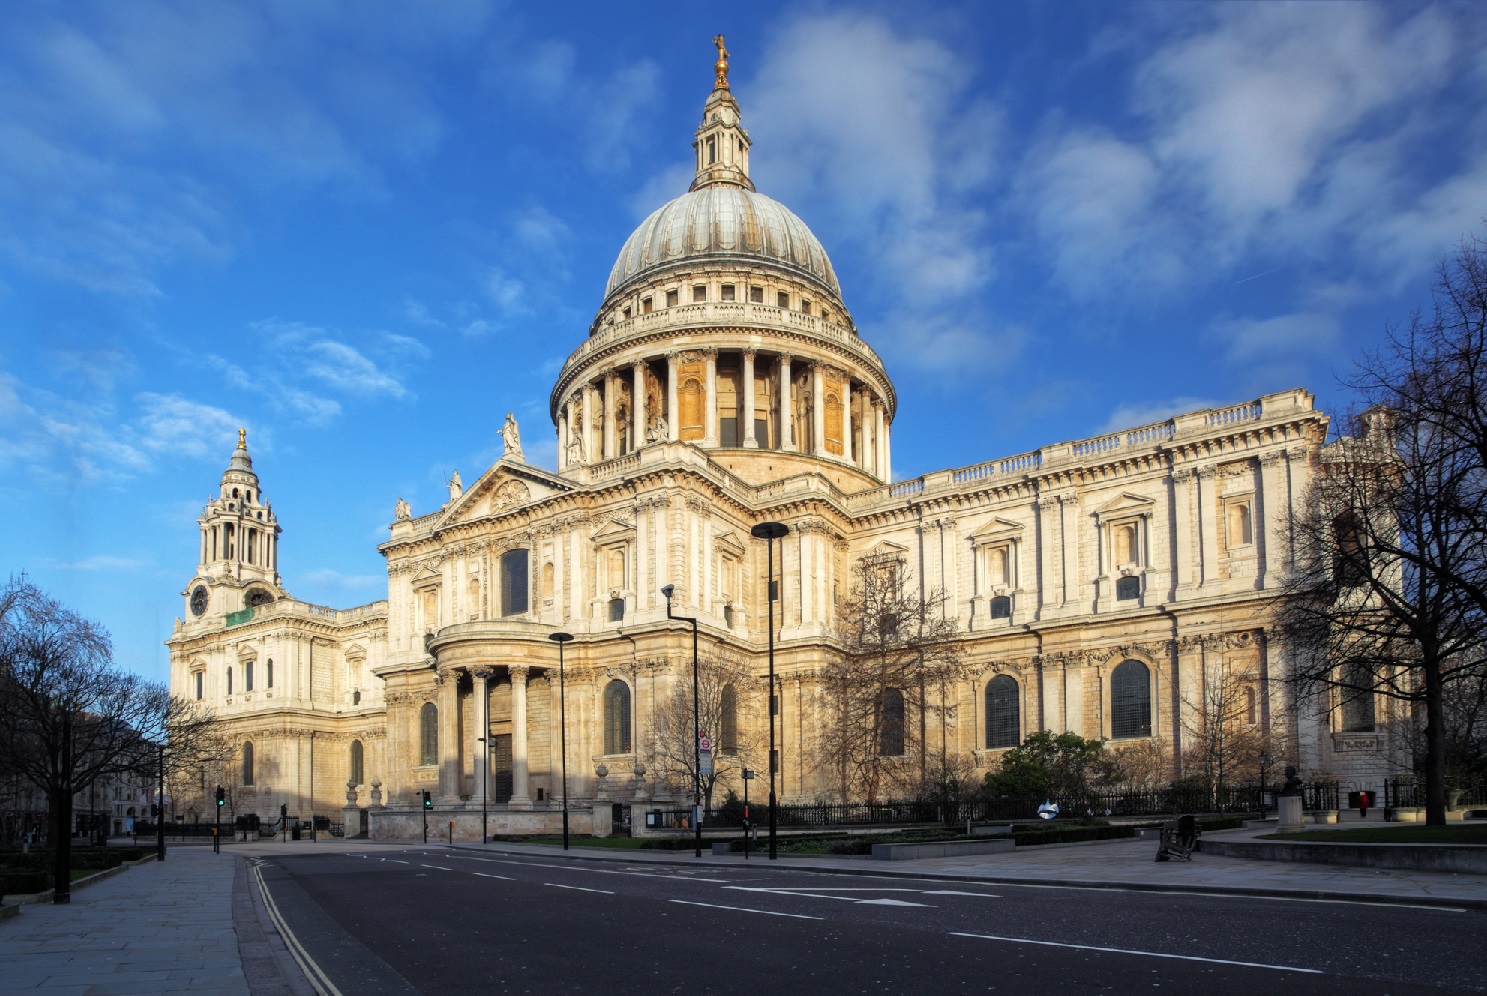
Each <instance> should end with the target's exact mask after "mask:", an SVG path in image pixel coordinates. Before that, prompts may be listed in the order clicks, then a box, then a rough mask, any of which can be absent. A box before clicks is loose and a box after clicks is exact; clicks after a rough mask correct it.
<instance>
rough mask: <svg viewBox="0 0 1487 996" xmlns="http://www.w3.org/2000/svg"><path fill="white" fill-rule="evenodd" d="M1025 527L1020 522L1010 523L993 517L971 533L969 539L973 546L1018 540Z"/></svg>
mask: <svg viewBox="0 0 1487 996" xmlns="http://www.w3.org/2000/svg"><path fill="white" fill-rule="evenodd" d="M1024 528H1025V527H1024V526H1023V524H1022V523H1021V522H1012V521H1010V520H1008V519H1000V518H997V517H995V516H993V517H992V518H991V519H990V520H989V521H988V522H986V523H984V524H983V525H982V526H981V528H980V529H977V530H976V531H975V532H973V533H971V535H970V537H969V539H970V541H971V543H972V545H974V546H983V545H985V544H987V543H996V542H998V541H1001V540H1009V539H1018V538H1020V537H1021V536H1022V531H1023V529H1024Z"/></svg>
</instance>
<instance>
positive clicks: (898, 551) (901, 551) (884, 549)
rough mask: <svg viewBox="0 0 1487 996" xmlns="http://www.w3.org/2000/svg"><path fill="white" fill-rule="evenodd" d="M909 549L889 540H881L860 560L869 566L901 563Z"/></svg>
mask: <svg viewBox="0 0 1487 996" xmlns="http://www.w3.org/2000/svg"><path fill="white" fill-rule="evenodd" d="M908 555H909V548H908V547H906V546H901V545H900V544H898V543H894V542H892V541H890V540H882V541H881V542H879V543H878V544H876V545H875V546H873V547H872V549H870V550H868V551H866V552H865V553H863V555H862V559H863V560H864V561H865V562H867V563H869V564H877V563H887V562H890V561H901V560H904V559H906V558H907V557H908Z"/></svg>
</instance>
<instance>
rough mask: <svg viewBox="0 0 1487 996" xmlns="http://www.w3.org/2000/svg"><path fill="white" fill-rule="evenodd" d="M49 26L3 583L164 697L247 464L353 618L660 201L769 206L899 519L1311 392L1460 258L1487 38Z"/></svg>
mask: <svg viewBox="0 0 1487 996" xmlns="http://www.w3.org/2000/svg"><path fill="white" fill-rule="evenodd" d="M705 6H706V7H709V8H714V7H715V5H700V4H699V5H677V6H676V7H667V6H662V5H656V6H653V7H646V6H643V5H637V4H593V5H583V4H570V5H557V6H554V5H535V4H533V5H524V4H499V3H486V2H480V0H442V2H440V3H436V4H402V3H391V2H368V0H357V2H352V0H346V2H337V0H264V2H260V3H252V4H248V3H231V2H220V3H213V2H204V0H131V2H130V3H127V4H120V3H114V2H86V0H78V2H68V3H61V2H44V0H30V2H27V0H22V2H18V3H11V4H8V5H7V8H6V27H5V30H4V31H3V32H0V571H4V572H7V573H9V572H15V571H21V570H24V571H26V572H28V573H29V574H30V575H31V576H32V578H33V579H34V580H36V581H37V582H38V583H40V584H41V585H42V586H43V587H45V588H47V589H48V590H50V591H51V592H53V593H54V594H56V595H57V596H58V597H60V598H62V599H63V600H64V601H66V602H68V603H70V604H72V605H73V606H74V607H76V608H77V609H78V610H79V611H81V612H83V613H84V614H86V615H89V616H92V617H94V618H97V619H99V620H100V621H102V622H103V623H104V624H105V625H106V626H107V627H108V628H109V629H110V630H111V631H112V633H113V635H114V639H115V651H116V656H117V658H118V659H119V661H120V662H121V663H122V664H123V665H124V666H126V667H129V668H132V669H135V670H138V671H140V672H142V673H144V674H146V675H148V676H150V677H153V678H157V679H162V680H163V679H164V678H165V677H166V676H167V674H168V659H167V656H166V653H165V650H164V648H163V647H162V646H161V645H160V641H162V640H164V639H165V638H166V637H167V636H168V635H169V633H170V628H171V624H172V620H173V619H174V617H175V616H177V615H178V614H180V613H181V612H182V610H183V607H182V600H181V597H180V592H181V590H182V588H183V587H184V585H185V583H186V582H187V581H188V580H189V579H190V577H191V575H192V572H193V568H194V566H195V563H196V554H197V533H196V526H195V517H196V515H197V514H198V512H199V510H200V507H201V505H202V503H203V502H204V500H205V499H206V498H207V497H208V496H209V495H210V494H211V492H212V490H213V489H214V487H215V486H216V484H217V481H218V478H219V477H220V475H221V472H222V470H223V468H224V467H225V466H226V462H227V459H228V456H229V454H230V453H231V450H232V448H233V445H234V443H235V430H236V428H237V426H239V425H244V426H247V428H248V430H249V445H250V448H251V450H252V452H253V456H254V460H255V464H256V467H257V470H258V472H259V474H260V475H261V477H262V481H263V486H264V490H265V494H266V496H267V498H268V499H269V500H271V501H272V502H273V503H274V507H275V510H276V511H277V512H278V515H279V518H280V521H281V522H282V523H283V526H284V536H283V540H282V545H281V570H282V573H283V574H284V579H285V583H286V585H287V587H288V588H289V590H290V591H291V593H293V594H294V595H295V596H297V597H299V598H304V599H307V600H310V601H314V602H319V603H324V604H330V605H335V606H347V605H354V604H360V603H362V602H366V601H370V600H373V599H376V598H379V597H385V594H386V580H385V574H384V573H383V562H382V559H381V557H380V556H379V555H378V554H377V552H376V550H375V546H376V544H377V543H378V542H380V541H381V540H383V539H385V538H386V536H387V524H388V522H389V521H390V520H391V518H392V510H393V503H394V501H395V499H396V498H397V497H399V496H402V497H404V498H406V499H407V500H408V501H409V502H410V503H411V504H412V505H413V508H414V511H415V512H416V513H418V512H423V511H427V510H430V509H432V508H434V507H436V506H437V505H438V504H439V503H440V501H441V498H442V497H443V495H444V491H443V481H444V480H445V479H446V478H447V477H448V475H449V473H450V471H451V470H453V469H455V468H458V469H459V471H460V472H461V474H462V475H463V476H464V479H465V480H466V481H467V482H468V481H470V480H473V479H474V477H475V476H477V475H478V474H479V472H480V471H481V470H482V469H484V468H485V467H487V466H489V464H490V463H491V462H493V460H494V459H495V458H496V456H497V455H498V454H499V452H500V440H499V436H498V430H499V428H500V425H501V422H502V419H503V418H504V415H505V413H506V412H507V411H508V410H512V411H515V412H516V414H517V417H518V418H519V419H520V420H521V423H522V428H523V432H522V435H523V440H524V442H525V444H526V448H527V452H528V456H529V458H530V459H532V460H533V462H536V463H541V464H544V465H546V466H549V467H551V466H552V465H553V463H554V458H555V444H554V434H553V431H552V428H551V423H550V422H549V421H548V420H547V395H548V390H549V388H550V386H551V382H552V379H553V376H554V375H555V373H556V371H557V369H558V367H559V366H560V364H561V362H562V360H563V358H564V357H565V356H566V355H567V353H568V352H569V351H570V350H572V349H573V348H574V347H575V346H577V345H578V344H579V342H580V341H581V340H582V338H583V336H584V335H585V333H586V331H587V328H588V323H589V321H590V320H591V318H592V316H593V312H594V310H595V308H596V307H597V306H598V304H599V298H600V294H601V293H602V291H603V287H604V281H605V279H606V277H607V276H608V272H609V268H610V266H611V265H612V263H613V261H614V256H615V254H616V253H617V252H618V250H619V247H620V245H621V243H622V242H623V241H624V239H625V237H626V235H627V234H628V233H629V232H630V230H631V229H632V228H633V227H634V226H635V224H636V223H637V222H638V221H639V220H640V219H641V218H642V217H643V216H644V215H645V214H646V213H648V212H649V211H650V210H651V209H653V208H654V207H656V206H658V205H659V204H660V203H662V202H663V201H665V200H666V199H668V198H670V197H673V196H676V195H678V194H680V193H681V192H682V191H684V190H685V187H686V183H687V181H688V179H689V176H690V168H689V166H688V163H689V162H690V159H691V150H690V144H689V143H690V140H691V135H692V131H693V129H694V128H695V126H696V124H697V119H698V116H699V114H700V111H701V107H702V102H703V100H704V99H705V98H706V97H707V94H708V92H709V89H710V83H711V63H712V60H713V58H714V53H713V50H712V47H711V43H710V39H711V38H712V36H713V35H714V34H716V33H717V32H719V31H722V32H725V33H726V35H727V39H728V47H729V49H730V51H731V52H732V54H733V60H732V61H733V72H732V79H733V82H734V92H735V94H736V95H737V97H738V99H739V101H740V104H741V105H742V108H743V112H744V120H745V124H746V126H747V127H748V128H749V130H750V133H751V135H752V137H753V138H754V142H755V144H754V151H753V157H752V159H753V162H752V166H753V175H754V179H755V181H756V182H757V184H758V186H759V189H760V190H761V191H763V192H764V193H767V194H769V195H771V196H773V197H775V198H777V199H779V200H781V201H783V202H784V203H785V204H787V205H789V206H790V207H791V208H792V209H794V210H795V211H796V212H797V213H798V214H799V215H800V216H801V217H802V218H804V219H805V221H806V222H807V223H808V224H809V225H810V226H811V227H812V229H813V230H814V231H815V233H816V234H817V235H818V236H819V237H820V238H821V240H822V242H823V243H824V244H825V246H826V248H827V251H828V252H829V253H830V254H831V257H832V260H833V262H834V264H835V266H836V269H837V273H838V274H839V276H840V278H841V284H842V288H843V293H844V295H845V297H846V300H847V304H848V306H849V307H850V308H851V309H852V311H853V313H854V317H855V319H856V321H857V324H858V326H859V329H860V331H861V333H862V334H863V336H864V337H865V338H866V339H867V340H868V341H870V342H871V343H872V344H873V345H874V346H875V347H876V348H877V349H878V350H879V352H880V353H881V354H882V355H883V356H884V358H885V360H886V362H887V363H888V367H889V373H890V375H891V376H893V378H894V381H895V383H896V385H897V387H898V392H899V402H900V406H899V414H898V420H897V421H896V422H895V424H894V437H893V441H894V446H893V455H894V464H895V466H894V470H895V472H896V474H897V475H898V476H900V477H911V476H915V475H917V474H920V473H923V472H925V471H929V470H934V469H938V468H943V467H949V466H959V465H965V464H970V463H975V462H979V461H981V460H985V459H989V458H992V457H996V456H1002V455H1007V454H1012V453H1017V452H1021V451H1023V450H1027V449H1032V448H1035V447H1037V446H1040V445H1045V444H1048V443H1052V442H1056V441H1059V440H1064V439H1072V438H1079V437H1083V436H1087V435H1092V434H1095V433H1097V432H1099V431H1101V430H1103V429H1106V428H1117V427H1120V426H1124V425H1134V424H1139V423H1142V422H1146V421H1151V420H1154V419H1158V418H1163V417H1165V416H1166V415H1168V414H1171V413H1172V412H1174V411H1179V410H1184V409H1187V408H1192V407H1200V406H1203V405H1207V404H1216V403H1230V402H1237V401H1241V400H1244V399H1247V398H1253V397H1255V396H1257V395H1259V394H1262V393H1265V392H1268V391H1273V390H1283V389H1286V388H1290V387H1294V386H1305V387H1307V388H1310V389H1311V390H1313V391H1315V392H1316V393H1317V394H1318V396H1319V399H1320V401H1321V403H1322V404H1323V405H1324V406H1326V407H1328V408H1329V409H1333V410H1336V409H1340V408H1342V407H1344V406H1345V405H1346V404H1347V403H1348V401H1349V399H1348V397H1347V395H1346V393H1345V392H1344V391H1343V390H1342V389H1341V388H1340V387H1339V386H1338V379H1337V378H1338V376H1339V375H1340V374H1343V373H1345V372H1346V371H1347V369H1348V366H1349V364H1350V362H1351V359H1352V358H1353V357H1354V356H1356V355H1357V354H1358V353H1359V352H1360V351H1361V350H1364V349H1367V348H1370V347H1372V346H1375V345H1377V344H1378V343H1379V341H1380V339H1381V336H1382V335H1383V333H1384V330H1385V329H1386V328H1387V327H1388V326H1389V325H1390V324H1391V323H1392V324H1397V323H1400V322H1402V321H1406V320H1407V319H1408V317H1409V314H1410V312H1411V310H1412V309H1413V308H1414V307H1416V306H1419V305H1420V304H1423V303H1424V302H1425V301H1426V299H1427V291H1428V287H1429V282H1430V279H1431V276H1432V271H1433V268H1434V267H1435V265H1436V263H1437V262H1438V261H1439V260H1440V258H1441V257H1442V256H1443V255H1444V254H1446V253H1448V252H1450V251H1451V249H1452V248H1453V247H1454V246H1455V245H1456V244H1457V243H1458V242H1459V241H1460V240H1461V239H1462V238H1463V237H1465V236H1467V235H1469V234H1471V233H1473V232H1481V231H1482V228H1483V218H1484V217H1487V101H1484V99H1483V95H1484V93H1487V56H1484V53H1487V5H1483V4H1480V3H1465V4H1459V5H1451V4H1442V5H1425V6H1416V5H1410V4H1404V3H1389V4H1380V5H1372V4H1349V3H1307V4H1301V5H1291V6H1288V5H1262V4H1245V3H1224V4H1196V3H1195V4H1182V3H1157V4H1150V5H1143V4H1123V3H1108V2H1100V3H1084V4H1081V3H1072V2H1060V3H1056V4H1054V3H1034V2H1027V3H1017V2H1005V3H997V4H984V3H970V4H964V5H956V4H943V5H935V4H916V5H913V6H912V7H911V8H910V7H906V6H905V5H903V4H897V3H895V4H888V3H884V4H881V5H873V4H862V5H854V6H840V5H831V4H813V3H805V4H801V3H792V4H780V5H772V4H760V3H755V4H749V5H734V6H733V7H731V8H727V9H726V10H722V9H703V8H704V7H705Z"/></svg>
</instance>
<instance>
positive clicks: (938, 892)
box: [924, 889, 1002, 899]
mask: <svg viewBox="0 0 1487 996" xmlns="http://www.w3.org/2000/svg"><path fill="white" fill-rule="evenodd" d="M924 894H925V895H926V896H980V897H981V898H982V899H1001V898H1002V897H1001V896H994V895H992V894H991V893H989V892H960V891H958V890H956V889H930V890H926V891H925V893H924Z"/></svg>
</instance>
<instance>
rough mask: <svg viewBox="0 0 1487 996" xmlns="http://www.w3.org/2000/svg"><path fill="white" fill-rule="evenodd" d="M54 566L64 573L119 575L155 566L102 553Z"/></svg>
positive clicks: (144, 561) (130, 558)
mask: <svg viewBox="0 0 1487 996" xmlns="http://www.w3.org/2000/svg"><path fill="white" fill-rule="evenodd" d="M53 566H54V567H56V568H57V569H58V570H63V571H107V572H109V573H115V574H117V573H121V572H124V571H139V570H146V569H149V568H153V567H154V566H155V564H154V562H153V561H151V560H145V559H140V558H137V557H115V556H113V555H112V554H107V553H100V554H95V555H94V556H92V557H85V558H83V559H82V560H78V561H74V562H72V563H70V564H54V565H53Z"/></svg>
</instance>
